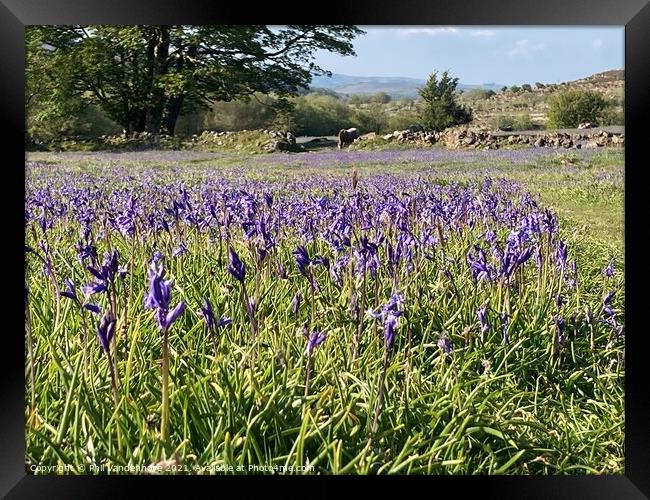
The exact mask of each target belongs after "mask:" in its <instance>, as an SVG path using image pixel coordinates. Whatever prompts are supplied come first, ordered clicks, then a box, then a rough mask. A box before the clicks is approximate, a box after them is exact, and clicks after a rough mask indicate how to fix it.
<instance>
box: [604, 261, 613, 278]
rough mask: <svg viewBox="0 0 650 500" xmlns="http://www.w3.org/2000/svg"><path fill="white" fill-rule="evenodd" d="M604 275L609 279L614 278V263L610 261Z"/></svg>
mask: <svg viewBox="0 0 650 500" xmlns="http://www.w3.org/2000/svg"><path fill="white" fill-rule="evenodd" d="M603 274H604V275H605V276H607V277H608V278H611V277H612V276H614V263H613V262H612V261H610V262H609V264H607V267H606V268H605V269H603Z"/></svg>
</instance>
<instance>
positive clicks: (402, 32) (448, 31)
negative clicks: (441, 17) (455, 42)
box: [395, 27, 460, 37]
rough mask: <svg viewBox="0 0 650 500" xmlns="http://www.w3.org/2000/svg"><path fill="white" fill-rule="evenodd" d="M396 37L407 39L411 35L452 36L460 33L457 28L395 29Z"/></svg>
mask: <svg viewBox="0 0 650 500" xmlns="http://www.w3.org/2000/svg"><path fill="white" fill-rule="evenodd" d="M395 32H396V33H397V35H398V36H400V37H408V36H413V35H427V36H437V35H453V34H457V33H460V30H459V29H458V28H449V27H447V28H397V29H396V30H395Z"/></svg>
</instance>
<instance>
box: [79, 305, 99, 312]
mask: <svg viewBox="0 0 650 500" xmlns="http://www.w3.org/2000/svg"><path fill="white" fill-rule="evenodd" d="M83 306H84V308H85V309H88V310H89V311H90V312H92V313H95V314H99V313H100V312H101V311H100V309H99V305H97V304H84V305H83Z"/></svg>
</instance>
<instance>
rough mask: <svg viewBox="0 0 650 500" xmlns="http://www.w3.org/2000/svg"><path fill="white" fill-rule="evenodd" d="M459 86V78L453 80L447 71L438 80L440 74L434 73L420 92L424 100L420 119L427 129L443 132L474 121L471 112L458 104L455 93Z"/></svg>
mask: <svg viewBox="0 0 650 500" xmlns="http://www.w3.org/2000/svg"><path fill="white" fill-rule="evenodd" d="M457 86H458V78H451V77H450V76H449V74H448V72H447V71H445V72H443V73H442V75H441V76H440V79H439V80H438V72H437V71H434V72H433V73H432V74H431V75H430V76H429V79H428V80H427V82H426V84H425V85H424V87H422V88H421V89H420V90H419V94H420V97H421V98H422V100H423V106H422V109H421V111H420V119H421V121H422V124H423V125H424V127H425V128H427V129H429V130H433V131H441V130H444V129H445V128H447V127H453V126H454V125H459V124H462V123H468V122H469V121H471V120H472V113H471V110H468V109H466V108H464V107H463V106H460V105H459V104H457V103H456V99H455V95H454V92H455V90H456V87H457Z"/></svg>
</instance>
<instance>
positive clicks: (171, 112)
mask: <svg viewBox="0 0 650 500" xmlns="http://www.w3.org/2000/svg"><path fill="white" fill-rule="evenodd" d="M184 99H185V95H183V94H181V95H179V96H175V97H172V98H170V99H168V100H167V107H166V108H165V116H164V117H163V132H164V133H165V134H167V135H174V129H175V128H176V121H177V120H178V117H179V116H180V114H181V109H182V108H183V100H184Z"/></svg>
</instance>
